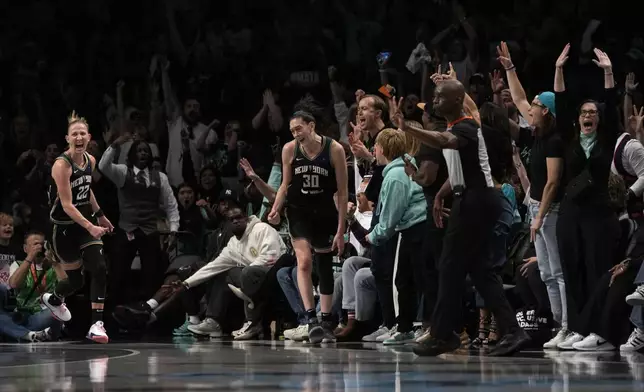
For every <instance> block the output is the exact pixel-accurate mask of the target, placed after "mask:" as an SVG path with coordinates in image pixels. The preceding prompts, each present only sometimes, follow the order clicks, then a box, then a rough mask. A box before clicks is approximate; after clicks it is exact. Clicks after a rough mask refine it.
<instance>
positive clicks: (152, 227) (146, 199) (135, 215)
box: [98, 136, 179, 304]
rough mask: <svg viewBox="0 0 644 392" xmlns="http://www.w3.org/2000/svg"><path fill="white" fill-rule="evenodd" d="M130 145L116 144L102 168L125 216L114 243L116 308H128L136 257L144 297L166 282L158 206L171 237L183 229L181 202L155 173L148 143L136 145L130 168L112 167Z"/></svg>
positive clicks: (122, 139)
mask: <svg viewBox="0 0 644 392" xmlns="http://www.w3.org/2000/svg"><path fill="white" fill-rule="evenodd" d="M128 139H129V137H128V136H122V137H119V138H118V139H116V140H115V141H114V143H113V144H112V145H111V146H110V147H109V148H108V149H107V150H105V153H103V157H102V158H101V161H100V162H99V164H98V167H99V169H100V170H101V172H103V174H104V175H105V176H106V177H107V178H109V179H110V180H111V181H112V182H114V184H116V187H117V188H118V200H119V209H120V211H121V214H120V219H119V228H120V229H121V230H119V232H118V234H117V238H116V239H115V244H114V245H115V247H114V248H115V250H114V253H115V257H114V258H113V260H111V263H110V283H112V290H110V294H111V298H110V300H111V301H110V302H111V303H113V304H118V303H123V302H125V301H124V300H125V298H123V294H124V293H125V292H126V290H123V287H127V286H125V285H126V284H127V283H128V282H127V278H128V276H129V271H130V265H131V264H132V260H133V259H134V257H135V256H136V253H137V252H138V254H139V258H140V259H141V272H142V273H143V277H144V278H143V282H141V283H142V285H143V287H144V291H145V292H144V293H143V294H144V295H146V296H149V295H152V294H153V293H154V292H155V290H156V289H157V288H158V287H159V284H160V283H161V282H162V280H163V273H164V271H165V269H166V267H167V265H164V263H162V262H161V260H164V258H163V257H162V252H161V243H160V240H159V232H158V230H157V221H158V219H159V206H162V209H163V211H164V212H165V215H166V217H167V218H168V221H169V223H170V232H171V233H176V231H177V230H178V229H179V211H178V208H177V201H176V199H175V197H174V194H173V192H172V188H171V187H170V184H169V182H168V177H167V176H166V175H165V174H164V173H161V172H159V171H158V170H155V169H153V168H152V153H151V150H150V146H149V145H148V144H147V143H146V142H144V141H135V142H134V143H132V147H131V148H130V150H129V151H128V158H127V162H128V163H127V165H121V164H115V163H114V160H115V158H116V157H118V152H119V151H118V150H119V149H120V146H121V144H123V143H124V142H125V141H127V140H128ZM172 237H173V235H172V234H171V238H172ZM115 283H116V285H115ZM115 286H117V287H115Z"/></svg>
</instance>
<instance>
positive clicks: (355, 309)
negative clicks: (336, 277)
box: [335, 256, 378, 341]
mask: <svg viewBox="0 0 644 392" xmlns="http://www.w3.org/2000/svg"><path fill="white" fill-rule="evenodd" d="M370 264H371V260H370V259H368V258H366V257H360V256H354V257H349V258H348V259H347V260H345V262H344V264H343V265H342V309H344V310H346V312H347V325H346V326H345V327H344V328H338V329H336V330H335V336H336V338H338V340H339V341H352V340H360V339H362V337H363V336H365V335H367V334H369V333H371V332H373V331H374V329H375V328H371V327H372V324H373V320H374V315H375V311H376V305H377V303H378V291H377V290H376V283H375V279H374V277H373V273H372V272H371V269H370V268H369V266H370ZM376 326H377V324H376Z"/></svg>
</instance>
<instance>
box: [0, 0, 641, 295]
mask: <svg viewBox="0 0 644 392" xmlns="http://www.w3.org/2000/svg"><path fill="white" fill-rule="evenodd" d="M627 7H629V5H628V4H627V3H626V2H624V1H621V2H620V1H617V2H612V3H611V6H610V7H609V6H608V5H607V3H606V2H603V1H591V0H579V1H537V0H531V1H523V0H522V1H519V0H514V1H513V0H498V1H494V2H478V1H473V0H471V1H461V2H459V1H449V0H424V1H415V0H405V1H403V0H396V1H384V0H383V1H376V2H369V1H366V0H354V1H350V2H346V1H340V0H309V1H293V0H290V1H287V0H270V1H262V2H257V1H251V0H246V1H218V2H213V1H205V0H187V1H179V0H161V1H153V0H143V1H139V2H131V1H130V2H126V1H120V0H114V1H110V0H93V1H78V0H65V1H56V2H54V1H44V0H42V1H30V0H28V1H22V2H19V3H11V2H3V3H1V4H0V72H1V74H2V75H3V77H2V78H0V151H1V153H0V162H1V164H2V166H1V169H0V179H1V182H0V184H1V185H0V186H1V187H2V188H0V189H1V191H2V193H1V194H0V197H1V202H2V203H1V207H2V211H4V212H6V213H8V214H9V215H11V216H13V224H14V233H13V238H12V242H11V243H12V247H11V248H12V250H11V251H12V252H16V259H18V260H20V259H21V258H22V257H24V254H22V252H23V250H22V242H23V236H24V233H27V232H28V231H29V230H34V229H36V230H40V231H43V232H45V233H47V232H49V231H50V223H49V216H48V213H49V202H50V197H49V195H48V194H47V191H48V188H49V185H50V184H51V180H50V173H49V171H50V168H51V165H52V164H53V161H54V159H55V158H56V156H57V155H58V154H60V153H61V152H62V151H64V149H65V148H66V145H65V142H64V135H65V133H66V129H67V123H66V118H67V116H68V115H69V114H70V113H71V112H72V110H76V111H77V112H78V113H79V114H80V115H82V116H84V117H85V118H87V120H88V122H89V125H90V133H91V134H92V137H93V142H92V143H91V144H90V147H89V152H90V153H92V154H93V155H95V156H96V157H97V161H98V160H99V159H100V156H101V154H102V152H103V151H104V150H105V148H106V147H107V146H108V145H110V144H111V143H112V142H113V141H114V140H116V139H117V138H118V137H119V136H122V135H136V137H138V138H140V139H144V140H147V141H148V142H150V143H153V144H154V145H156V146H157V151H158V154H157V155H158V156H155V159H156V160H157V161H158V162H159V164H160V165H161V168H163V169H164V170H165V169H166V168H167V167H169V166H168V165H169V163H168V162H167V161H168V160H169V159H170V158H169V155H171V154H169V151H170V150H171V149H172V148H173V145H172V144H173V142H172V138H171V137H168V135H169V132H171V130H170V128H171V126H172V124H171V122H172V120H173V119H174V118H175V117H174V116H176V115H177V113H183V114H184V115H188V116H191V115H193V116H196V118H197V119H198V120H199V122H201V123H203V124H208V125H209V126H212V127H213V129H214V130H215V131H216V133H217V140H218V142H217V144H218V146H217V147H216V149H215V150H214V151H211V154H210V155H209V156H205V157H203V158H204V162H203V164H202V165H201V166H206V165H212V166H214V167H215V169H216V170H214V171H213V172H212V174H214V175H215V177H216V180H215V181H214V183H215V184H216V191H211V189H212V188H209V189H207V191H208V192H204V188H203V183H202V181H203V178H197V177H199V176H197V175H195V176H194V178H187V176H186V175H183V174H182V177H183V178H182V180H183V181H174V179H173V176H172V175H170V174H169V177H170V183H171V185H173V187H175V188H176V187H177V185H178V184H179V183H180V182H189V183H192V185H193V187H194V189H195V193H196V196H197V197H195V199H199V197H198V196H199V195H200V193H201V194H205V193H208V194H209V195H213V199H212V200H209V203H211V204H216V203H217V200H215V199H216V198H217V197H218V195H219V192H218V191H220V190H223V189H224V188H232V189H234V190H235V191H236V192H238V193H239V198H240V199H243V200H244V201H245V202H247V203H249V204H250V205H251V209H250V211H251V212H253V213H257V211H258V210H259V205H261V196H260V194H259V192H253V191H252V190H249V189H248V188H247V185H248V184H249V181H248V179H247V178H246V174H245V173H244V171H243V170H241V169H239V165H238V162H239V160H240V159H241V158H247V159H248V160H249V161H250V163H251V164H252V166H253V168H254V170H255V172H256V173H257V174H258V175H260V177H263V178H264V179H265V180H267V179H268V176H269V173H270V171H271V167H272V164H273V162H274V160H275V152H276V151H279V150H280V148H281V146H283V145H284V143H286V142H287V141H289V140H291V138H292V137H291V135H290V132H289V131H288V118H289V117H290V114H291V113H292V112H293V106H294V104H295V103H296V102H298V101H299V100H301V99H302V98H303V97H305V96H307V95H311V96H312V97H313V98H314V99H315V100H316V101H317V102H320V103H322V104H323V105H326V109H327V110H328V112H329V114H330V116H329V117H331V118H333V103H334V102H333V99H332V90H331V88H330V82H338V85H339V86H340V90H339V91H340V95H341V96H342V97H344V100H345V102H346V104H347V106H351V104H352V103H354V102H355V96H354V92H355V91H356V90H357V89H363V90H365V91H368V92H375V91H376V90H377V89H378V87H379V86H380V84H381V82H380V81H381V74H382V72H381V70H382V69H383V68H384V69H385V71H386V73H387V75H388V80H389V82H390V83H391V84H392V85H393V86H395V88H396V89H397V95H399V96H409V95H411V94H414V95H416V96H417V97H420V98H423V97H426V98H427V97H431V91H420V90H421V86H423V85H424V84H423V83H422V81H423V75H422V72H421V71H419V68H418V67H415V66H413V64H412V65H411V66H410V63H413V61H411V60H412V59H413V58H414V53H416V49H417V48H418V45H419V43H423V44H424V46H425V47H426V48H427V55H426V56H427V57H425V58H424V61H428V62H429V63H430V64H431V66H430V68H429V69H431V70H434V69H435V68H436V67H437V66H438V65H443V66H444V68H443V69H446V65H447V63H448V62H452V63H453V64H454V65H455V68H456V70H457V73H458V76H459V79H461V81H462V82H463V83H464V84H465V85H466V87H467V88H468V91H469V93H470V95H471V96H472V97H473V98H474V99H475V101H476V102H477V104H479V106H480V105H481V104H482V103H483V102H485V101H486V100H491V99H492V93H493V91H492V88H493V87H492V86H491V81H490V78H489V77H488V73H490V72H492V71H493V70H494V69H500V65H499V63H498V61H497V60H496V57H497V55H496V47H497V45H498V44H499V42H500V41H501V40H504V41H507V42H508V45H509V47H510V50H511V51H512V58H513V61H514V63H515V65H516V66H517V69H518V74H519V75H520V78H521V81H522V83H523V86H524V88H525V89H526V91H527V93H528V97H532V96H534V95H535V94H537V93H539V92H541V91H544V90H551V89H552V83H553V82H552V81H553V76H554V67H553V64H554V61H555V60H556V58H557V57H558V55H559V53H560V51H561V48H562V47H563V46H564V45H565V44H566V43H567V42H571V43H572V51H571V55H570V57H571V61H570V64H569V66H568V67H569V68H568V69H567V72H566V83H567V86H569V90H571V91H574V92H575V93H576V94H579V95H580V96H583V97H584V98H588V97H597V96H598V95H599V94H600V93H601V92H602V89H603V85H602V83H601V77H599V76H598V75H599V74H598V71H597V68H596V67H595V65H594V64H593V63H592V62H591V59H592V57H593V53H592V49H593V48H594V47H600V48H602V50H604V51H605V52H607V53H608V55H609V56H610V57H611V59H612V60H613V69H614V71H615V78H616V80H617V83H616V85H617V87H618V89H622V88H623V86H624V77H625V75H626V74H627V73H628V72H634V73H635V74H636V77H637V80H644V73H643V72H642V71H643V66H644V39H643V38H642V35H641V33H640V31H638V29H641V27H640V24H639V23H638V18H639V15H637V14H636V13H630V12H627V10H628V8H627ZM381 52H390V53H391V56H390V58H389V60H388V61H387V62H386V64H384V67H383V64H382V63H381V64H379V63H378V61H377V60H376V58H377V55H378V54H379V53H381ZM410 56H411V58H410ZM330 66H334V67H335V68H336V69H337V72H332V73H330V72H329V67H330ZM330 78H331V79H332V80H330ZM426 85H427V86H430V85H431V83H428V84H426ZM429 89H431V87H428V90H429ZM529 99H530V98H529ZM634 102H635V103H636V104H640V103H641V97H640V96H638V95H636V96H635V97H634ZM195 105H197V106H195ZM325 131H326V132H328V134H329V135H331V136H336V138H340V139H341V136H338V135H342V134H343V130H342V129H340V128H339V127H337V126H334V125H331V126H329V127H327V129H326V130H325ZM347 151H349V149H348V148H347ZM153 153H154V149H153ZM197 169H198V170H197V172H199V169H200V168H197ZM184 174H185V173H184ZM95 181H96V183H95V186H94V187H93V189H94V193H95V194H96V196H97V199H98V200H99V203H100V204H101V206H102V207H103V210H104V211H105V213H106V215H107V216H108V217H109V219H110V220H111V221H112V223H113V224H114V226H115V227H116V226H117V221H118V215H119V214H118V203H117V202H116V188H114V187H113V185H112V184H110V182H109V181H108V180H106V179H105V178H101V177H100V175H99V176H98V177H97V178H95ZM177 197H178V201H179V205H180V208H181V206H183V207H184V208H185V206H186V204H185V203H184V202H183V201H184V200H182V199H181V195H178V196H177ZM193 202H194V200H193ZM184 223H185V222H184ZM105 246H106V253H107V255H108V259H109V255H110V254H113V253H112V251H113V249H110V241H109V239H107V240H106V241H105ZM2 249H3V252H8V251H9V250H6V251H5V247H3V248H2ZM2 262H3V259H0V263H2ZM162 262H163V261H160V263H162ZM166 263H167V262H166ZM3 267H4V266H3V265H0V270H2V268H3ZM0 283H2V282H0ZM108 302H109V299H108Z"/></svg>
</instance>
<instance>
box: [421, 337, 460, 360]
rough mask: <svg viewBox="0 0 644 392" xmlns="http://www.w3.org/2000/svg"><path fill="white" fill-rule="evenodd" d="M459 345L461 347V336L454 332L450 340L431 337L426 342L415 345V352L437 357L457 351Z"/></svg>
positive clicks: (422, 355) (424, 355) (423, 355)
mask: <svg viewBox="0 0 644 392" xmlns="http://www.w3.org/2000/svg"><path fill="white" fill-rule="evenodd" d="M459 347H461V338H460V337H459V336H458V335H456V334H452V335H451V336H450V338H449V339H448V340H442V339H436V338H434V337H430V338H429V339H427V340H426V341H425V342H423V343H420V344H418V345H417V346H416V347H414V348H413V351H414V354H416V355H419V356H421V357H435V356H438V355H441V354H444V353H449V352H452V351H455V350H457V349H458V348H459Z"/></svg>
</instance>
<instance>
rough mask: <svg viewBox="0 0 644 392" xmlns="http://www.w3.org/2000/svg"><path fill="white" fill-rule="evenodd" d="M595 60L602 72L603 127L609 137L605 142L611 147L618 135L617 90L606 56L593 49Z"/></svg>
mask: <svg viewBox="0 0 644 392" xmlns="http://www.w3.org/2000/svg"><path fill="white" fill-rule="evenodd" d="M595 56H596V57H597V59H596V60H593V63H595V65H597V66H598V67H599V68H601V69H602V70H603V71H604V105H605V107H606V108H605V110H604V113H603V115H604V125H605V128H606V129H605V132H606V136H609V140H607V142H608V143H609V144H611V147H612V145H613V144H614V143H615V142H616V141H617V137H618V136H619V134H620V131H619V130H620V123H619V114H618V111H617V105H618V99H617V90H616V89H615V77H614V76H613V64H612V62H611V61H610V58H609V57H608V55H607V54H606V52H603V51H601V50H599V49H597V48H595Z"/></svg>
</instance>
